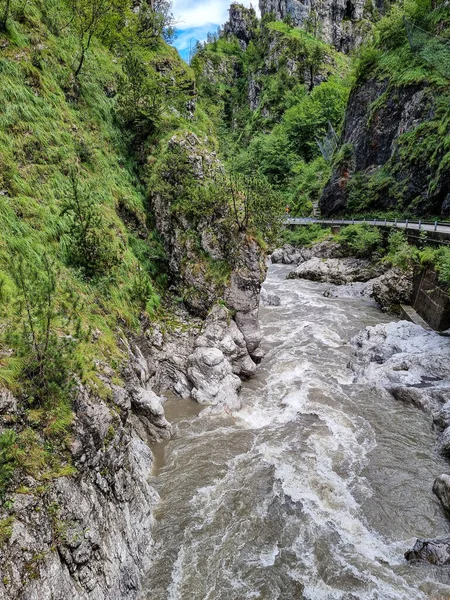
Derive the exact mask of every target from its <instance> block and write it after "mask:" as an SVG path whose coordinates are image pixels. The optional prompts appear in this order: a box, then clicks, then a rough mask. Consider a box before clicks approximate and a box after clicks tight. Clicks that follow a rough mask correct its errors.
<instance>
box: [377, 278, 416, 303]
mask: <svg viewBox="0 0 450 600" xmlns="http://www.w3.org/2000/svg"><path fill="white" fill-rule="evenodd" d="M412 293H413V273H412V270H409V271H402V270H401V269H399V268H393V269H389V271H387V272H386V273H384V274H383V275H381V276H380V277H378V278H376V279H375V280H374V281H373V282H372V295H373V297H374V299H375V300H376V301H377V302H378V304H380V305H381V306H382V307H383V308H386V309H387V310H395V309H396V307H398V306H399V305H400V304H409V302H411V298H412Z"/></svg>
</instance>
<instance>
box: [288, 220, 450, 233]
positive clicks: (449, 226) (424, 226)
mask: <svg viewBox="0 0 450 600" xmlns="http://www.w3.org/2000/svg"><path fill="white" fill-rule="evenodd" d="M286 223H287V224H288V225H311V224H313V223H318V224H323V225H356V224H358V223H361V224H362V223H367V224H368V225H374V226H376V227H398V228H400V229H411V230H416V231H437V232H441V233H448V234H450V222H445V221H422V220H421V219H419V220H418V221H416V220H413V219H404V220H399V219H395V220H394V221H391V220H388V219H363V220H362V221H361V220H357V219H315V218H311V217H288V218H287V219H286Z"/></svg>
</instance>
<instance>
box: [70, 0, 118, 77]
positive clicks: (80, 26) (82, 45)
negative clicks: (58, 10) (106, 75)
mask: <svg viewBox="0 0 450 600" xmlns="http://www.w3.org/2000/svg"><path fill="white" fill-rule="evenodd" d="M69 2H70V4H69V8H70V11H71V13H72V19H71V22H72V26H73V27H74V29H75V31H76V33H77V37H78V42H79V56H78V58H77V62H76V63H75V64H76V65H77V66H76V68H75V72H74V74H75V77H78V75H79V74H80V72H81V69H82V68H83V65H84V61H85V59H86V55H87V53H88V51H89V48H90V47H91V43H92V39H93V37H94V36H95V35H98V34H100V33H101V31H102V28H103V25H104V21H105V17H106V16H107V15H109V14H111V13H112V12H113V11H114V9H115V8H116V6H117V5H116V3H115V2H114V0H69Z"/></svg>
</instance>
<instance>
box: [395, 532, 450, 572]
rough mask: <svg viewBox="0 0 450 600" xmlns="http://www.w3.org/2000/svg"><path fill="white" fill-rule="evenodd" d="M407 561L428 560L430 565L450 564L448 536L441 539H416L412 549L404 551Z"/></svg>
mask: <svg viewBox="0 0 450 600" xmlns="http://www.w3.org/2000/svg"><path fill="white" fill-rule="evenodd" d="M405 558H406V560H408V561H420V562H428V563H431V564H432V565H449V564H450V538H444V539H442V540H424V539H418V540H417V542H416V543H415V544H414V547H413V549H412V550H409V551H408V552H406V553H405Z"/></svg>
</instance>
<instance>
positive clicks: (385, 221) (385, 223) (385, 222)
mask: <svg viewBox="0 0 450 600" xmlns="http://www.w3.org/2000/svg"><path fill="white" fill-rule="evenodd" d="M386 225H387V217H386V218H385V220H384V226H385V227H386Z"/></svg>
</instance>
